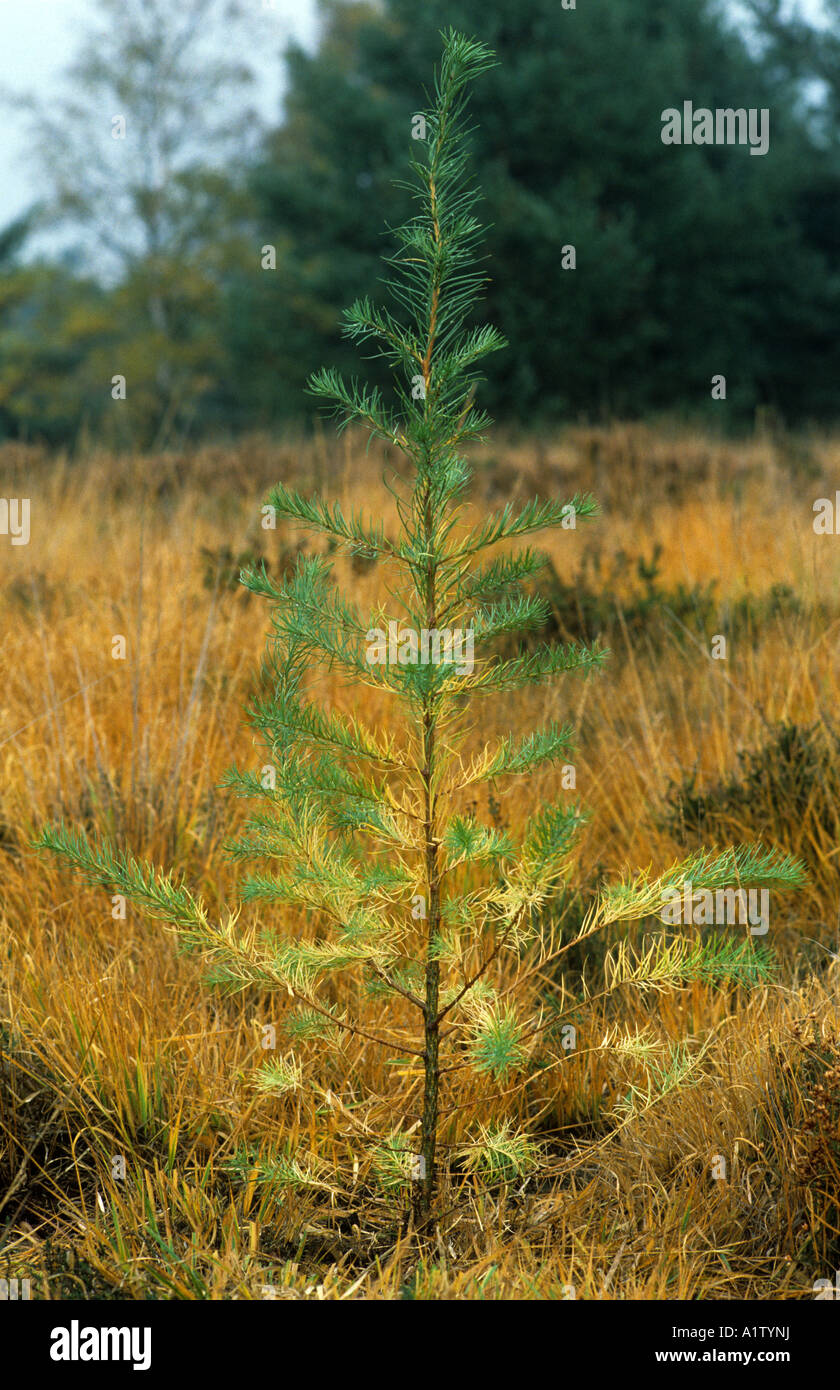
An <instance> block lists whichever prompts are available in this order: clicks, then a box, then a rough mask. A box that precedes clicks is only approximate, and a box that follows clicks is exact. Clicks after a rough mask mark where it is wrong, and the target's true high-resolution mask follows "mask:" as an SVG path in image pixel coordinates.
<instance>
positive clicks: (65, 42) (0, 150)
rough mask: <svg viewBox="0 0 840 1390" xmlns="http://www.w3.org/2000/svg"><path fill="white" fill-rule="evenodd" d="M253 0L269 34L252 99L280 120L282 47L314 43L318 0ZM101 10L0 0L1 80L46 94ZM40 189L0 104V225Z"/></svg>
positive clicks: (79, 1)
mask: <svg viewBox="0 0 840 1390" xmlns="http://www.w3.org/2000/svg"><path fill="white" fill-rule="evenodd" d="M173 3H175V4H177V0H173ZM254 6H255V9H257V10H259V11H260V20H261V27H262V29H263V34H264V36H265V42H264V43H262V44H261V45H259V46H255V50H254V52H253V53H252V54H251V62H252V65H253V68H254V72H255V74H256V76H257V79H258V84H259V85H258V88H257V89H256V90H255V91H254V92H253V93H252V94H251V97H250V100H251V102H252V104H253V105H255V106H256V107H257V108H258V110H259V111H260V114H261V115H262V116H263V118H264V119H265V120H266V121H268V122H269V123H275V122H276V121H277V120H278V117H279V114H280V109H281V98H282V91H283V63H282V53H283V50H284V48H285V46H286V43H287V42H288V40H289V39H290V38H296V39H297V40H298V41H299V42H301V43H302V44H303V45H304V46H305V47H307V48H311V47H314V45H315V40H316V33H317V29H316V7H315V0H274V4H273V5H272V6H266V7H265V13H262V11H263V6H262V4H261V0H254ZM95 14H96V0H0V54H2V59H3V61H2V84H3V85H6V86H8V87H9V88H11V89H13V90H19V91H20V90H23V91H28V92H33V93H34V94H35V95H37V96H40V97H48V96H49V92H50V88H51V85H52V84H53V83H54V82H55V81H56V79H57V78H58V77H59V76H60V74H61V71H62V69H63V68H64V67H65V66H66V65H67V63H68V62H69V61H70V60H71V58H73V57H74V56H75V53H76V49H77V46H78V35H79V31H80V30H81V29H82V28H83V27H84V26H85V24H87V23H88V22H89V21H90V19H91V17H92V16H94V15H95ZM275 34H276V40H275V41H273V39H274V35H275ZM37 196H38V189H37V187H36V186H34V185H33V182H32V177H31V170H30V169H29V168H28V167H27V140H26V124H25V122H24V120H23V119H22V118H21V117H17V116H16V115H15V112H14V109H11V110H10V109H9V108H7V107H5V106H0V228H2V227H4V226H5V225H6V224H7V223H8V222H10V221H11V220H12V218H14V217H16V216H17V215H18V214H19V213H21V212H23V211H24V209H25V208H27V207H29V206H30V205H31V204H32V203H33V202H34V201H35V200H36V198H37Z"/></svg>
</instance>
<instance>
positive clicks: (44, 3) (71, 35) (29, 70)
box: [0, 0, 821, 227]
mask: <svg viewBox="0 0 840 1390" xmlns="http://www.w3.org/2000/svg"><path fill="white" fill-rule="evenodd" d="M419 2H420V3H422V0H419ZM173 3H175V4H177V0H173ZM254 3H255V4H256V3H258V0H254ZM582 3H584V4H585V3H586V0H582ZM733 3H737V0H733ZM820 4H821V0H803V8H804V9H805V10H806V12H807V13H809V14H810V15H812V16H814V17H818V16H819V12H820ZM95 11H96V0H0V54H2V55H3V65H2V66H3V78H4V80H5V82H7V83H8V84H9V85H10V86H12V87H13V88H16V89H18V90H25V91H31V92H34V93H35V94H36V95H39V96H42V97H43V96H48V95H49V92H50V89H51V86H52V84H53V83H54V81H55V79H56V78H57V77H58V75H59V74H60V72H61V69H62V68H63V67H64V66H65V65H66V63H67V62H68V60H69V59H70V58H71V57H72V56H73V54H74V52H75V49H76V43H77V36H78V34H79V30H80V29H81V28H82V27H83V25H84V24H85V22H86V21H87V20H88V19H89V18H90V17H91V16H92V15H93V14H94V13H95ZM265 18H266V22H267V23H268V24H269V25H270V26H271V27H273V28H276V31H277V42H276V43H272V42H270V41H269V42H266V43H265V44H264V45H263V46H261V47H260V48H259V49H258V50H257V51H256V52H255V53H254V54H253V66H254V69H255V72H256V73H257V76H258V79H259V91H258V93H257V94H256V105H257V106H258V108H259V110H260V111H261V113H262V114H263V115H264V117H265V118H266V119H267V120H269V121H275V120H276V119H277V116H278V113H279V110H280V102H281V97H282V77H283V73H282V63H281V56H280V55H281V53H282V50H283V48H284V46H285V43H286V41H287V39H288V38H289V37H292V36H294V37H296V38H297V39H299V40H300V42H302V43H303V44H304V45H305V46H306V47H311V46H313V45H314V42H315V36H316V8H315V0H274V5H273V8H269V9H268V10H267V13H266V16H265ZM27 166H28V160H27V148H26V138H25V126H24V123H23V121H22V120H21V119H19V118H17V117H16V116H15V114H14V111H13V110H12V111H9V110H8V109H3V110H2V113H0V227H3V226H4V225H5V224H6V223H7V222H9V221H11V219H12V218H13V217H15V216H17V215H18V214H19V213H21V212H22V211H23V210H24V209H25V208H26V207H28V206H29V205H30V204H31V203H32V202H33V201H34V199H35V198H36V197H37V195H38V189H37V187H34V186H33V183H32V179H31V170H30V169H29V168H28V167H27Z"/></svg>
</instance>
